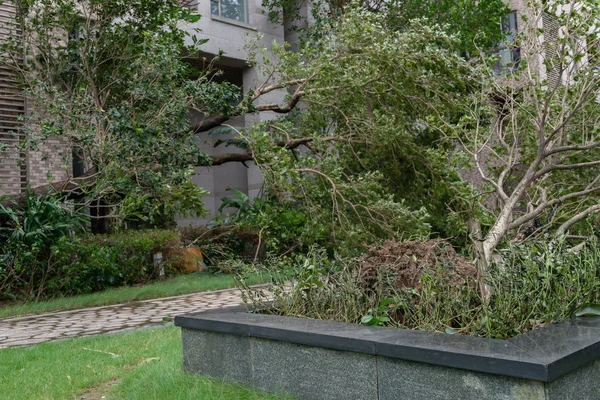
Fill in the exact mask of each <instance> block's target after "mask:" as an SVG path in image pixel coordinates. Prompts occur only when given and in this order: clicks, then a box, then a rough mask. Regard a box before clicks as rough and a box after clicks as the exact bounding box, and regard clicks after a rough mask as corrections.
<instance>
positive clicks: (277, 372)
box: [252, 338, 378, 400]
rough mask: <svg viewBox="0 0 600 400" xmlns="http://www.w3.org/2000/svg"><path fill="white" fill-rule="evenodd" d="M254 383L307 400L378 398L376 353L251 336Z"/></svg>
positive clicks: (269, 389)
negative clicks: (360, 352) (341, 349)
mask: <svg viewBox="0 0 600 400" xmlns="http://www.w3.org/2000/svg"><path fill="white" fill-rule="evenodd" d="M252 375H253V381H254V386H256V387H259V388H261V389H264V390H267V391H271V392H273V391H275V392H277V391H285V392H288V393H290V394H292V395H293V396H296V397H297V398H299V399H307V400H337V399H352V400H371V399H372V400H377V398H378V397H377V368H376V356H373V355H367V354H359V353H352V352H345V351H339V350H330V349H324V348H319V347H313V346H304V345H298V344H294V343H286V342H281V341H275V340H268V339H257V338H252Z"/></svg>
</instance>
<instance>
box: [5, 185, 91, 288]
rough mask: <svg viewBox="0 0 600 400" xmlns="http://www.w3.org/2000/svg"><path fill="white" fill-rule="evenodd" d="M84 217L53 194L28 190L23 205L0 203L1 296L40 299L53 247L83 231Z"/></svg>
mask: <svg viewBox="0 0 600 400" xmlns="http://www.w3.org/2000/svg"><path fill="white" fill-rule="evenodd" d="M85 220H86V218H85V217H84V216H82V215H81V214H78V213H74V212H73V211H72V210H70V209H69V205H68V204H64V203H63V202H62V200H61V199H59V198H56V197H52V196H34V195H32V194H31V193H29V192H27V193H26V199H25V203H24V205H23V206H22V207H5V206H3V205H0V298H4V297H9V298H14V297H17V296H22V295H25V296H26V297H33V296H37V298H40V296H41V295H42V291H43V287H44V285H45V283H46V282H45V281H46V279H47V277H48V265H47V261H48V259H50V258H51V254H52V246H54V244H55V243H57V242H60V241H61V240H64V239H65V238H69V237H70V236H71V235H74V234H75V233H77V232H79V231H81V230H82V227H83V223H84V222H85Z"/></svg>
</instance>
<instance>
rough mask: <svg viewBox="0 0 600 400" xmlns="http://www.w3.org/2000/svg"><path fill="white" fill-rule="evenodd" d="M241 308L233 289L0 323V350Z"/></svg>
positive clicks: (159, 323)
mask: <svg viewBox="0 0 600 400" xmlns="http://www.w3.org/2000/svg"><path fill="white" fill-rule="evenodd" d="M239 304H242V299H241V297H240V296H239V292H238V291H237V290H235V289H231V290H224V291H217V292H208V293H206V292H205V293H194V294H190V295H184V296H178V297H174V298H173V297H172V298H165V299H154V300H148V301H141V302H136V303H127V304H123V305H117V306H107V307H99V308H91V309H83V310H74V311H67V312H60V313H56V314H47V315H40V316H32V317H27V318H13V319H0V348H6V347H13V346H30V345H33V344H36V343H40V342H45V341H50V340H57V339H65V338H70V337H78V336H89V335H96V334H103V333H113V332H119V331H123V330H128V329H131V328H133V327H136V328H138V327H147V326H158V325H162V324H163V323H164V322H163V318H165V317H167V318H169V320H173V318H174V317H175V316H176V315H179V314H184V313H188V312H196V311H202V310H207V309H214V308H220V307H226V306H234V305H239Z"/></svg>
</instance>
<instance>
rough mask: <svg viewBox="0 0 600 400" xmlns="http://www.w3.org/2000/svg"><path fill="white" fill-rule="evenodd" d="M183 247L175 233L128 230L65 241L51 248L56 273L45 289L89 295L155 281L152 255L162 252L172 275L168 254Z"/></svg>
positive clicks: (51, 263)
mask: <svg viewBox="0 0 600 400" xmlns="http://www.w3.org/2000/svg"><path fill="white" fill-rule="evenodd" d="M180 247H181V241H180V236H179V233H178V232H177V231H175V230H144V231H125V232H122V233H117V234H112V235H95V236H87V237H84V238H81V239H74V240H69V239H66V238H64V239H63V240H61V241H59V242H58V243H57V244H56V245H55V246H53V247H52V257H51V259H50V260H49V261H48V263H49V264H50V265H51V268H52V270H53V271H54V272H55V275H54V279H52V281H51V282H48V284H47V285H46V290H47V292H48V294H50V295H57V294H60V295H72V294H82V293H90V292H95V291H99V290H103V289H106V288H109V287H115V286H123V285H131V284H138V283H146V282H148V281H151V280H153V279H156V278H157V277H158V275H159V271H158V268H156V267H155V266H154V263H153V258H152V257H153V254H155V253H158V252H161V253H162V254H163V257H167V258H166V259H165V263H164V264H163V267H164V268H165V272H166V273H167V274H168V273H171V272H173V271H172V261H174V260H173V259H169V258H168V255H169V254H174V252H173V250H175V249H178V248H180Z"/></svg>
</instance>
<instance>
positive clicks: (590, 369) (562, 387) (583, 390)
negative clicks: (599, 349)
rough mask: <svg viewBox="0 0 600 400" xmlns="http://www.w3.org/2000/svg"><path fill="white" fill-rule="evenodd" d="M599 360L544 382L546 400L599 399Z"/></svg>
mask: <svg viewBox="0 0 600 400" xmlns="http://www.w3.org/2000/svg"><path fill="white" fill-rule="evenodd" d="M599 376H600V361H594V362H592V363H590V364H588V365H586V366H585V367H582V368H579V369H578V370H576V371H574V372H571V373H570V374H567V375H565V376H563V377H562V378H559V379H557V380H555V381H552V382H550V383H547V384H546V395H547V398H546V400H598V399H600V381H599V380H598V377H599Z"/></svg>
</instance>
